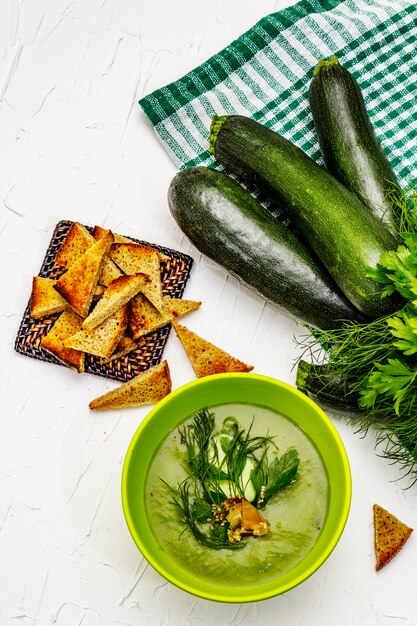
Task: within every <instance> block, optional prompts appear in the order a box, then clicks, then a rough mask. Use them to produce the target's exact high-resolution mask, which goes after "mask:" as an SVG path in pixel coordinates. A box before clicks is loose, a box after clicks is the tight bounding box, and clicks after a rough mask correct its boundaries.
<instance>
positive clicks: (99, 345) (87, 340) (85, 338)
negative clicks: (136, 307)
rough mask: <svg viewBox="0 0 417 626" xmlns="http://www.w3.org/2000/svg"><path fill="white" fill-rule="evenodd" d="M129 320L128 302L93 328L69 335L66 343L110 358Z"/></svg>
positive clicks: (67, 345)
mask: <svg viewBox="0 0 417 626" xmlns="http://www.w3.org/2000/svg"><path fill="white" fill-rule="evenodd" d="M127 322H128V310H127V304H125V305H124V306H122V307H121V308H120V309H118V311H116V313H114V314H113V315H112V316H111V317H108V318H107V319H106V320H105V321H104V322H103V323H102V324H100V326H97V327H96V328H93V330H84V329H82V330H80V332H78V333H76V334H75V335H73V336H72V337H69V338H68V339H67V340H66V341H65V342H64V345H65V346H66V347H67V348H73V349H74V350H82V351H83V352H87V353H88V354H94V355H95V356H100V357H102V358H103V359H108V358H109V357H110V356H111V355H112V354H113V352H114V350H115V348H116V346H117V344H118V343H119V341H120V339H121V338H122V336H123V334H124V332H125V330H126V326H127Z"/></svg>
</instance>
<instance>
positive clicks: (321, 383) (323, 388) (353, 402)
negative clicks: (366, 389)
mask: <svg viewBox="0 0 417 626" xmlns="http://www.w3.org/2000/svg"><path fill="white" fill-rule="evenodd" d="M296 386H297V389H299V390H300V391H302V392H303V393H305V394H306V395H307V396H309V398H312V399H313V400H316V402H318V403H319V404H321V405H322V406H325V407H327V408H329V409H335V410H337V411H346V412H348V413H357V414H359V413H361V409H360V408H359V404H358V403H359V397H360V396H359V393H358V392H357V391H356V389H355V386H354V384H353V383H352V382H351V381H349V380H348V378H347V377H346V376H341V375H340V374H334V373H333V372H332V371H331V369H329V368H328V366H327V365H317V364H315V363H307V362H306V361H303V360H300V361H299V362H298V366H297V378H296Z"/></svg>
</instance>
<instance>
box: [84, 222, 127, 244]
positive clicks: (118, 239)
mask: <svg viewBox="0 0 417 626" xmlns="http://www.w3.org/2000/svg"><path fill="white" fill-rule="evenodd" d="M108 232H109V231H108V230H107V228H103V227H102V226H97V225H96V226H94V228H93V233H92V235H93V237H94V239H95V240H96V241H97V240H98V239H101V238H102V237H104V235H105V234H106V233H108ZM113 235H114V243H134V241H132V240H131V239H129V238H128V237H123V235H118V234H117V233H113Z"/></svg>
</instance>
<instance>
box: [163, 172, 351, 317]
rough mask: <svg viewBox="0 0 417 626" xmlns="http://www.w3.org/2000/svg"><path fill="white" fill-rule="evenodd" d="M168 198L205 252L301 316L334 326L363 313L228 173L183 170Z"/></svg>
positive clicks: (177, 217)
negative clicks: (357, 309) (356, 308)
mask: <svg viewBox="0 0 417 626" xmlns="http://www.w3.org/2000/svg"><path fill="white" fill-rule="evenodd" d="M168 201H169V206H170V210H171V212H172V214H173V216H174V218H175V220H176V221H177V223H178V225H179V226H180V228H181V230H182V231H183V232H184V233H185V234H186V235H187V237H188V238H189V239H190V240H191V242H192V243H193V244H194V245H195V246H196V248H198V250H199V251H200V252H202V253H203V254H204V255H206V256H207V257H209V258H211V259H212V260H214V261H216V262H217V263H219V264H220V265H221V266H222V267H224V268H225V269H226V270H228V271H229V272H230V273H231V274H233V275H234V276H235V277H237V278H238V279H240V280H241V281H243V282H244V283H245V284H246V285H248V286H249V287H250V288H252V289H253V290H254V291H256V292H257V293H258V294H260V295H261V296H263V297H264V298H266V299H267V300H269V301H270V302H272V303H274V304H276V305H278V306H280V307H281V308H283V309H285V310H286V311H288V312H289V313H291V314H292V315H294V316H295V317H297V318H298V319H299V320H302V321H304V322H307V323H308V324H311V325H313V326H316V327H319V328H334V327H336V326H340V324H341V320H345V319H358V318H359V317H361V314H360V313H359V312H358V311H356V310H355V309H354V307H353V306H352V305H351V304H350V303H349V302H348V300H347V299H346V298H345V297H344V296H343V294H342V293H341V292H340V291H339V289H338V288H337V285H336V284H335V283H334V282H333V280H332V278H331V277H330V276H329V274H328V272H327V271H326V269H325V268H324V267H323V266H322V265H321V264H320V262H319V261H318V259H316V258H315V256H313V255H312V253H311V252H310V251H309V250H308V249H307V248H306V247H305V245H304V244H303V243H301V242H300V241H299V239H298V238H297V237H296V235H294V233H292V232H291V231H290V230H289V229H288V228H287V227H286V226H284V225H283V224H282V223H281V222H279V221H278V220H277V219H276V218H274V217H273V216H272V215H271V214H270V213H269V211H268V210H267V209H265V208H264V207H263V206H262V205H261V204H260V203H259V202H258V201H257V200H255V198H253V196H252V195H251V194H250V193H249V192H248V191H246V189H244V188H243V187H241V185H239V184H238V183H237V182H236V181H234V180H233V179H232V178H230V177H229V176H226V174H223V173H221V172H218V171H216V170H213V169H210V168H207V167H193V168H189V169H186V170H183V171H182V172H179V174H177V175H176V176H175V178H174V179H173V181H172V182H171V185H170V188H169V191H168Z"/></svg>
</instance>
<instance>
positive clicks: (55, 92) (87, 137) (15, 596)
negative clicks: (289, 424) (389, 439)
mask: <svg viewBox="0 0 417 626" xmlns="http://www.w3.org/2000/svg"><path fill="white" fill-rule="evenodd" d="M290 3H291V2H290V0H289V1H288V2H287V3H286V4H290ZM284 6H285V0H284V1H277V2H274V1H273V0H259V1H258V2H249V1H248V0H240V1H239V0H228V1H227V2H226V1H225V0H223V1H222V0H211V2H204V1H203V0H176V1H174V2H169V1H167V0H165V1H164V0H100V1H98V0H78V1H77V0H72V1H68V0H65V1H64V0H20V1H19V0H0V155H1V156H0V158H1V162H0V197H1V202H2V205H1V218H0V246H1V252H0V253H1V258H0V271H1V279H0V280H1V288H0V316H1V330H0V334H1V362H2V365H1V374H0V385H1V388H0V406H1V411H0V626H35V625H36V626H49V625H55V626H99V625H100V626H120V625H129V626H133V625H135V626H136V625H138V624H140V625H141V626H154V625H161V626H171V625H172V626H180V625H184V626H188V625H196V626H197V625H198V626H199V625H205V624H207V625H210V626H214V625H216V626H217V625H221V626H226V625H236V626H249V625H255V624H260V625H262V626H272V625H274V626H276V625H282V626H336V625H352V626H374V625H376V624H377V625H380V626H409V625H413V626H414V625H415V624H417V606H416V595H417V584H416V583H417V558H416V556H417V548H416V541H417V537H413V536H412V538H411V539H410V541H409V542H408V544H407V546H406V548H405V549H404V550H403V552H402V553H401V554H400V555H399V556H398V557H397V558H396V559H395V561H393V562H392V563H391V564H390V565H389V566H387V568H386V569H385V570H382V571H381V572H380V573H378V574H376V573H375V571H374V555H373V545H372V512H371V507H372V504H373V502H374V501H377V502H379V503H380V504H381V505H382V506H384V507H386V508H388V509H390V510H391V511H392V512H393V513H394V514H396V515H397V516H399V517H400V518H402V519H403V520H404V521H405V522H407V523H409V524H410V525H414V524H416V523H417V501H416V493H417V487H414V488H410V489H409V490H406V491H405V490H404V489H403V487H404V486H406V483H404V482H401V483H398V482H394V481H395V479H396V478H398V476H399V474H398V471H397V470H396V469H395V468H394V467H392V466H390V465H389V464H388V463H387V462H386V461H385V460H384V459H381V458H379V457H377V456H376V455H375V453H374V450H373V443H374V442H373V436H372V434H370V435H368V437H366V438H365V439H363V438H360V437H359V436H358V435H355V434H354V432H353V429H352V428H351V427H350V426H348V425H347V424H345V423H344V421H343V420H341V419H337V420H335V423H336V425H337V427H338V429H339V432H340V434H341V436H342V438H343V440H344V442H345V445H346V447H347V451H348V454H349V456H350V460H351V465H352V474H353V501H352V508H351V514H350V518H349V521H348V524H347V527H346V530H345V533H344V535H343V536H342V539H341V541H340V542H339V544H338V546H337V548H336V550H335V551H334V552H333V554H332V555H331V557H330V558H329V559H328V561H327V562H326V563H325V565H324V566H323V567H322V568H321V569H320V570H319V571H318V572H316V574H315V575H313V576H312V577H311V578H310V579H309V580H308V581H306V582H305V583H304V584H303V585H301V586H300V587H298V588H297V589H294V590H293V591H291V592H289V593H287V594H285V595H284V596H282V597H277V598H274V599H271V600H268V601H265V602H262V603H258V604H248V605H222V604H216V603H212V602H208V601H204V600H199V599H196V598H194V597H192V596H189V595H188V594H186V593H184V592H182V591H180V590H178V589H176V588H174V587H173V586H171V585H170V584H168V583H166V582H165V581H164V580H163V579H162V578H161V577H160V576H159V575H158V574H156V573H155V572H154V570H153V569H152V568H151V567H150V566H147V564H146V562H144V560H143V559H142V558H141V555H140V554H139V552H138V551H137V549H136V547H135V546H134V544H133V541H132V540H131V538H130V535H129V533H128V531H127V528H126V525H125V522H124V519H123V514H122V509H121V503H120V475H121V467H122V462H123V458H124V454H125V451H126V449H127V446H128V444H129V441H130V439H131V437H132V435H133V433H134V431H135V430H136V428H137V426H138V424H139V423H140V422H141V420H142V419H143V417H144V416H145V415H146V409H138V410H135V409H133V410H125V411H120V412H108V413H101V414H98V415H95V414H92V413H90V412H89V410H88V402H89V401H90V400H91V399H92V398H93V397H95V396H97V395H99V394H101V393H102V392H104V391H105V390H107V389H110V388H111V387H113V386H114V383H112V382H110V381H105V380H104V379H100V378H97V377H93V376H90V375H84V376H77V375H76V374H74V373H73V372H70V371H68V370H66V369H65V368H62V367H58V366H54V365H48V364H45V363H41V362H39V361H35V360H32V359H29V358H26V357H24V356H22V355H18V354H16V353H14V352H13V343H14V339H15V335H16V332H17V329H18V325H19V323H20V319H21V315H22V313H23V310H24V308H25V306H26V303H27V300H28V297H29V293H30V286H31V278H32V276H33V275H34V274H37V273H38V271H39V268H40V265H41V261H42V258H43V255H44V253H45V250H46V248H47V246H48V242H49V239H50V236H51V233H52V230H53V227H54V226H55V224H56V223H57V222H58V221H59V220H61V219H74V220H79V221H81V222H83V223H87V224H90V225H94V224H95V223H98V224H101V225H103V226H107V227H111V228H112V229H113V230H114V231H116V232H119V233H122V234H127V235H129V234H131V235H133V236H136V237H139V238H143V239H145V240H148V241H151V242H156V243H159V244H162V245H166V246H170V247H174V248H178V249H180V250H183V251H185V252H187V253H190V254H191V255H192V256H194V258H195V260H196V263H195V266H194V269H193V272H192V278H191V280H190V282H189V284H188V286H187V290H186V292H185V297H187V298H196V299H202V300H203V302H204V305H203V307H202V308H201V310H200V311H198V312H197V313H195V314H193V315H192V316H190V318H189V319H188V321H187V325H189V326H190V327H191V328H192V329H194V330H195V331H197V332H199V333H200V334H202V335H203V336H204V337H206V338H207V339H209V340H211V341H213V342H214V343H217V344H218V345H220V346H222V347H223V348H225V349H226V350H228V351H230V352H231V353H232V354H235V355H236V356H238V357H240V358H242V359H243V360H245V361H247V362H250V363H253V364H254V365H255V371H257V372H259V373H263V374H268V375H272V376H275V377H277V378H280V379H282V380H284V381H287V382H290V383H293V382H294V372H293V371H291V367H292V363H293V360H294V358H295V356H296V347H295V345H294V343H293V339H292V337H293V334H294V332H296V331H297V328H296V326H295V324H294V323H293V322H292V321H290V320H289V319H287V318H285V317H284V316H283V315H282V314H280V313H279V312H278V311H277V310H275V309H274V308H273V307H271V306H269V305H267V306H265V305H264V304H263V302H262V301H261V300H260V299H259V298H257V297H255V296H253V295H252V294H251V293H250V292H248V291H247V290H246V289H245V288H243V287H241V286H239V285H238V284H237V283H236V282H235V281H234V280H232V279H227V278H226V276H225V274H224V273H223V272H222V271H221V270H219V269H217V268H214V267H213V266H212V265H210V264H208V263H207V262H205V261H204V260H202V259H201V258H200V257H199V255H198V254H197V253H196V251H195V250H194V249H193V248H191V247H190V246H189V244H188V243H187V241H186V240H185V239H184V238H183V237H182V235H181V232H180V231H179V230H178V228H177V227H176V225H175V223H174V222H173V220H172V218H171V216H170V214H169V212H168V209H167V202H166V192H167V187H168V184H169V182H170V180H171V178H172V177H173V175H174V174H175V169H174V166H173V165H172V164H171V162H170V161H169V159H168V157H167V156H166V154H165V153H164V151H163V149H162V148H161V146H160V144H159V143H158V141H157V140H156V137H155V136H154V135H153V132H152V130H151V128H150V126H149V125H148V123H147V121H146V119H145V117H144V115H143V114H142V113H141V111H140V110H139V107H138V105H137V100H138V98H139V97H141V96H142V95H145V94H147V93H149V92H150V91H152V90H154V89H156V88H157V87H160V86H162V85H163V84H165V83H167V82H169V81H172V80H174V79H176V78H178V77H179V76H180V75H182V74H184V73H185V72H186V71H188V70H190V69H191V68H193V67H194V66H195V65H197V64H199V63H201V62H202V61H204V60H205V59H206V58H207V57H208V56H210V55H212V54H214V53H215V52H217V51H218V50H219V49H220V48H222V47H224V46H225V45H227V44H228V43H229V42H230V41H231V40H232V39H234V38H235V37H237V36H238V35H239V34H241V33H242V32H243V31H245V30H247V29H248V28H250V26H251V25H252V24H253V23H254V22H255V21H257V20H258V19H259V18H261V17H262V16H263V15H265V14H267V13H269V12H272V11H275V10H278V9H280V8H283V7H284ZM165 354H166V357H167V358H168V361H169V363H170V366H171V371H172V374H173V383H174V386H175V387H178V386H180V385H181V384H183V383H185V382H187V381H189V380H190V379H191V378H192V377H193V374H192V370H191V367H190V365H189V364H188V362H187V361H186V358H185V356H184V354H183V352H182V348H181V347H180V346H179V344H178V342H177V340H176V338H175V337H174V336H171V337H170V339H169V342H168V345H167V349H166V353H165Z"/></svg>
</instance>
